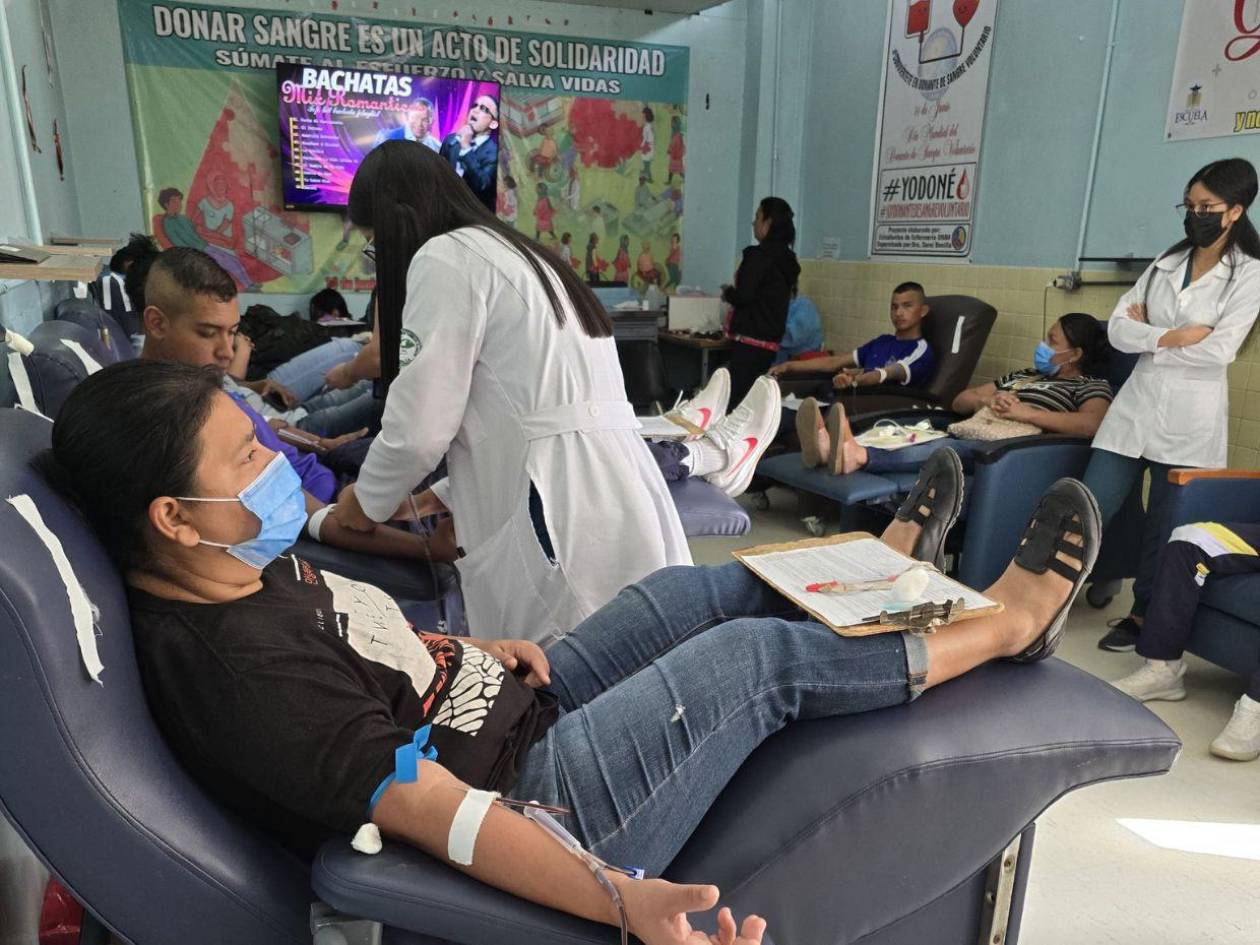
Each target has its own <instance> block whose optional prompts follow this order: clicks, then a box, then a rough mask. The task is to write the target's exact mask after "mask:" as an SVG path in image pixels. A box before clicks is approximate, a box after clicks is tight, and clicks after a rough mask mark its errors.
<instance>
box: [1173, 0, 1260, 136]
mask: <svg viewBox="0 0 1260 945" xmlns="http://www.w3.org/2000/svg"><path fill="white" fill-rule="evenodd" d="M1185 3H1186V5H1185V10H1184V11H1183V13H1182V17H1181V38H1180V40H1179V41H1178V43H1177V64H1176V66H1175V67H1174V69H1173V81H1172V93H1171V96H1170V98H1169V100H1168V121H1167V124H1166V126H1165V129H1164V137H1165V139H1166V140H1169V141H1183V140H1186V139H1188V138H1217V137H1230V136H1233V135H1247V134H1256V133H1257V132H1260V2H1257V0H1185Z"/></svg>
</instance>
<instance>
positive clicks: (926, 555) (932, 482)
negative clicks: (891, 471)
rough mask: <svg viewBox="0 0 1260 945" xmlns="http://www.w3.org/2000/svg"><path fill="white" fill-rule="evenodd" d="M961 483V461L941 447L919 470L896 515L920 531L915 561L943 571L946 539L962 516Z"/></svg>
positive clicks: (948, 449) (915, 546) (901, 520)
mask: <svg viewBox="0 0 1260 945" xmlns="http://www.w3.org/2000/svg"><path fill="white" fill-rule="evenodd" d="M963 482H964V479H963V465H962V460H961V459H959V458H958V454H957V453H955V452H954V451H953V450H952V449H950V448H949V447H948V446H942V447H941V448H940V449H938V450H937V451H936V452H935V453H933V454H932V455H931V456H929V457H928V459H927V462H925V463H924V464H923V465H922V466H921V467H919V478H918V479H916V480H915V482H914V485H913V486H912V487H911V489H910V494H909V495H908V496H906V499H905V501H904V502H902V503H901V506H900V507H899V508H898V509H897V512H896V518H897V520H898V521H899V522H913V523H914V524H916V525H919V526H921V527H922V529H923V531H922V533H920V535H919V538H918V540H917V541H916V542H915V543H914V558H915V559H916V560H918V561H928V562H931V563H932V564H934V565H935V566H936V567H937V568H938V569H940V570H942V571H943V570H944V569H945V539H946V538H947V537H948V536H949V532H950V529H952V528H953V527H954V524H955V523H956V522H957V521H958V515H959V513H961V512H962V502H963Z"/></svg>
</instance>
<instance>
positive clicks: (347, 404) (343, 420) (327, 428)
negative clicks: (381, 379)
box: [296, 381, 375, 436]
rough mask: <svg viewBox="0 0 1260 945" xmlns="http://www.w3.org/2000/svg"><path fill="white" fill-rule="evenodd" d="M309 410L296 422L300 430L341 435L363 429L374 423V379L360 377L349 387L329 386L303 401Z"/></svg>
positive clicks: (321, 434) (322, 434)
mask: <svg viewBox="0 0 1260 945" xmlns="http://www.w3.org/2000/svg"><path fill="white" fill-rule="evenodd" d="M302 406H303V407H305V408H306V410H307V414H306V416H305V417H303V418H302V419H301V420H299V421H298V422H297V424H296V426H297V427H298V429H299V430H306V431H307V432H308V433H318V434H319V435H320V436H341V435H342V434H343V433H353V432H354V431H355V430H362V429H363V428H364V427H367V426H370V425H371V423H372V411H373V410H374V409H375V403H374V401H373V398H372V382H371V381H360V382H359V383H358V384H355V385H354V386H353V387H349V388H347V389H346V390H330V391H328V392H327V393H325V394H320V395H318V396H316V397H312V398H311V399H310V400H308V401H306V403H304V404H303V405H302Z"/></svg>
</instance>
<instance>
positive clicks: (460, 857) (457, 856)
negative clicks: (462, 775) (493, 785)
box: [446, 788, 499, 866]
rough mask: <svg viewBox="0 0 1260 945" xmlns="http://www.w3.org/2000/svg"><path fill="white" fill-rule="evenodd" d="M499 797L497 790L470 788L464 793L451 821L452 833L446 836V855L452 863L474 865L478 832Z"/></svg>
mask: <svg viewBox="0 0 1260 945" xmlns="http://www.w3.org/2000/svg"><path fill="white" fill-rule="evenodd" d="M498 799H499V794H498V792H497V791H478V790H475V789H471V788H470V789H469V790H468V792H467V793H466V794H465V795H464V799H463V800H462V801H460V802H459V808H458V809H457V810H456V811H455V818H454V819H453V820H452V821H451V830H450V833H448V834H447V836H446V855H447V857H448V858H449V859H450V861H451V862H452V863H458V864H459V865H460V866H472V861H473V848H474V847H475V846H476V844H477V834H479V833H481V824H482V822H483V821H484V820H485V819H486V813H487V812H488V811H489V810H490V808H491V806H492V805H493V804H494V802H495V801H497V800H498Z"/></svg>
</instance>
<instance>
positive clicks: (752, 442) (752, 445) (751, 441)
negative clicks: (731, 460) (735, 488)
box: [731, 436, 757, 472]
mask: <svg viewBox="0 0 1260 945" xmlns="http://www.w3.org/2000/svg"><path fill="white" fill-rule="evenodd" d="M744 442H745V443H747V444H748V449H747V450H745V451H744V455H743V456H741V457H740V458H739V462H738V463H736V464H735V465H734V466H732V467H731V472H734V471H735V470H737V469H739V467H740V466H742V465H744V463H746V462H747V461H748V457H749V456H751V455H752V454H753V451H754V450H756V449H757V438H756V437H755V436H746V437H744Z"/></svg>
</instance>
